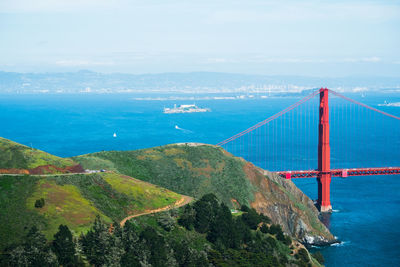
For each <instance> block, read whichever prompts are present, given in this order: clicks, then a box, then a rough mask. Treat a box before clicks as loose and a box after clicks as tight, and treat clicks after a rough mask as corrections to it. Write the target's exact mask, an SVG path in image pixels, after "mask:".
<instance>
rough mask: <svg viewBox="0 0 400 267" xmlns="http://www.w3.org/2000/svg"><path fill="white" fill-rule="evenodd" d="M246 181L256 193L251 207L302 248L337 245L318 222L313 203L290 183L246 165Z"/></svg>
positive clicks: (244, 167) (317, 214) (248, 164)
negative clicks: (292, 238) (275, 224)
mask: <svg viewBox="0 0 400 267" xmlns="http://www.w3.org/2000/svg"><path fill="white" fill-rule="evenodd" d="M243 169H244V171H245V173H246V177H247V178H248V179H249V180H250V182H251V183H252V184H253V185H254V186H255V187H256V188H257V189H258V190H257V191H256V192H255V193H254V201H252V202H251V206H252V207H253V208H255V209H256V210H257V211H258V212H261V213H264V214H265V215H267V216H268V217H270V218H271V220H272V221H273V222H274V223H277V224H280V225H281V226H282V228H283V229H284V231H285V232H287V233H289V234H290V235H292V236H294V237H296V238H297V239H298V240H299V241H300V242H302V243H303V244H305V245H326V244H330V243H334V242H336V240H335V238H334V236H333V235H332V234H331V233H330V232H329V230H328V229H327V228H326V227H325V225H323V224H322V223H321V222H320V220H319V219H318V216H319V212H318V210H317V209H316V208H315V206H314V203H313V201H312V200H311V199H310V198H309V197H307V196H306V195H305V194H304V193H303V192H302V191H300V189H298V188H297V187H296V186H295V185H294V183H293V182H292V181H291V180H286V179H282V178H280V177H278V176H277V175H276V174H273V173H271V172H268V171H265V170H262V169H260V168H257V167H255V166H254V165H253V164H251V163H249V162H247V163H245V164H244V166H243Z"/></svg>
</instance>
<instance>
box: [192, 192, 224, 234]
mask: <svg viewBox="0 0 400 267" xmlns="http://www.w3.org/2000/svg"><path fill="white" fill-rule="evenodd" d="M193 208H194V209H195V211H196V217H195V218H196V219H195V221H194V227H195V229H196V231H197V232H199V233H206V232H207V231H208V230H209V227H210V223H211V222H212V221H213V220H214V218H215V215H216V213H217V211H218V208H219V205H218V201H217V197H216V196H215V195H214V194H206V195H204V196H203V197H202V198H201V199H200V200H198V201H197V202H196V203H194V205H193Z"/></svg>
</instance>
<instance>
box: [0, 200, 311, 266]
mask: <svg viewBox="0 0 400 267" xmlns="http://www.w3.org/2000/svg"><path fill="white" fill-rule="evenodd" d="M242 210H243V214H242V215H239V216H232V213H231V211H230V210H229V208H228V207H227V206H226V205H225V204H223V203H220V202H219V201H218V199H217V198H216V196H215V195H213V194H207V195H204V196H203V197H202V198H201V199H200V200H198V201H196V202H195V203H193V204H192V205H187V206H185V207H184V208H183V209H182V210H181V212H180V213H178V212H177V211H173V212H165V213H161V214H158V215H153V216H154V217H151V218H154V219H152V220H153V221H152V222H153V223H149V221H146V223H144V224H141V225H138V224H136V223H131V222H127V223H126V224H125V226H124V227H123V228H121V227H120V226H119V224H118V223H114V224H112V225H111V226H110V225H107V224H106V223H105V222H104V221H102V220H101V219H100V217H97V218H96V220H95V221H94V223H93V225H92V227H91V229H90V230H89V231H88V232H87V233H86V234H81V236H80V237H79V238H74V237H73V235H72V233H71V231H70V230H69V229H68V227H67V226H65V225H60V226H59V230H58V232H57V233H56V234H55V235H54V240H53V241H51V242H48V241H47V240H46V238H45V237H44V235H43V234H41V233H40V232H39V231H38V229H37V228H35V227H33V228H32V229H30V231H29V232H28V233H27V235H26V238H25V241H24V243H23V244H20V245H15V246H12V247H10V248H8V249H7V250H6V251H4V253H3V259H2V261H1V262H0V265H1V266H60V265H61V266H84V265H88V264H89V265H91V266H182V267H183V266H230V265H231V266H287V265H299V266H308V265H309V264H310V257H309V255H308V252H307V251H306V250H304V251H303V250H301V249H300V250H299V251H298V253H297V254H296V255H295V258H290V257H288V251H290V250H289V248H288V246H289V245H290V243H291V242H292V241H291V239H290V237H288V236H286V235H285V234H284V233H283V232H282V229H281V227H280V226H279V225H274V224H272V225H271V224H270V222H271V221H270V219H269V218H268V217H267V216H264V215H262V214H258V213H257V212H256V211H255V210H254V209H250V208H248V207H245V206H244V207H243V208H242ZM154 223H155V224H154ZM193 240H196V241H194V242H193ZM199 242H200V243H203V244H206V245H204V246H199V245H193V244H194V243H197V244H198V243H199Z"/></svg>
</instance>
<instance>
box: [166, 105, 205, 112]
mask: <svg viewBox="0 0 400 267" xmlns="http://www.w3.org/2000/svg"><path fill="white" fill-rule="evenodd" d="M209 111H211V110H210V109H209V108H199V107H198V106H196V105H195V104H192V105H180V106H176V104H175V105H174V107H173V108H164V113H166V114H171V113H194V112H209Z"/></svg>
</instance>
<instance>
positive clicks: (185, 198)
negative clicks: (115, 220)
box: [119, 196, 193, 227]
mask: <svg viewBox="0 0 400 267" xmlns="http://www.w3.org/2000/svg"><path fill="white" fill-rule="evenodd" d="M192 200H193V198H192V197H189V196H182V198H181V199H179V200H178V201H176V202H175V203H173V204H171V205H168V206H165V207H162V208H158V209H154V210H147V211H145V212H142V213H138V214H135V215H131V216H128V217H126V218H125V219H123V220H122V221H121V222H120V223H119V224H120V225H121V227H124V225H125V223H126V221H128V220H130V219H132V218H135V217H139V216H142V215H147V214H152V213H157V212H162V211H167V210H170V209H174V208H179V207H182V206H185V205H186V204H189V203H190V202H192Z"/></svg>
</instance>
